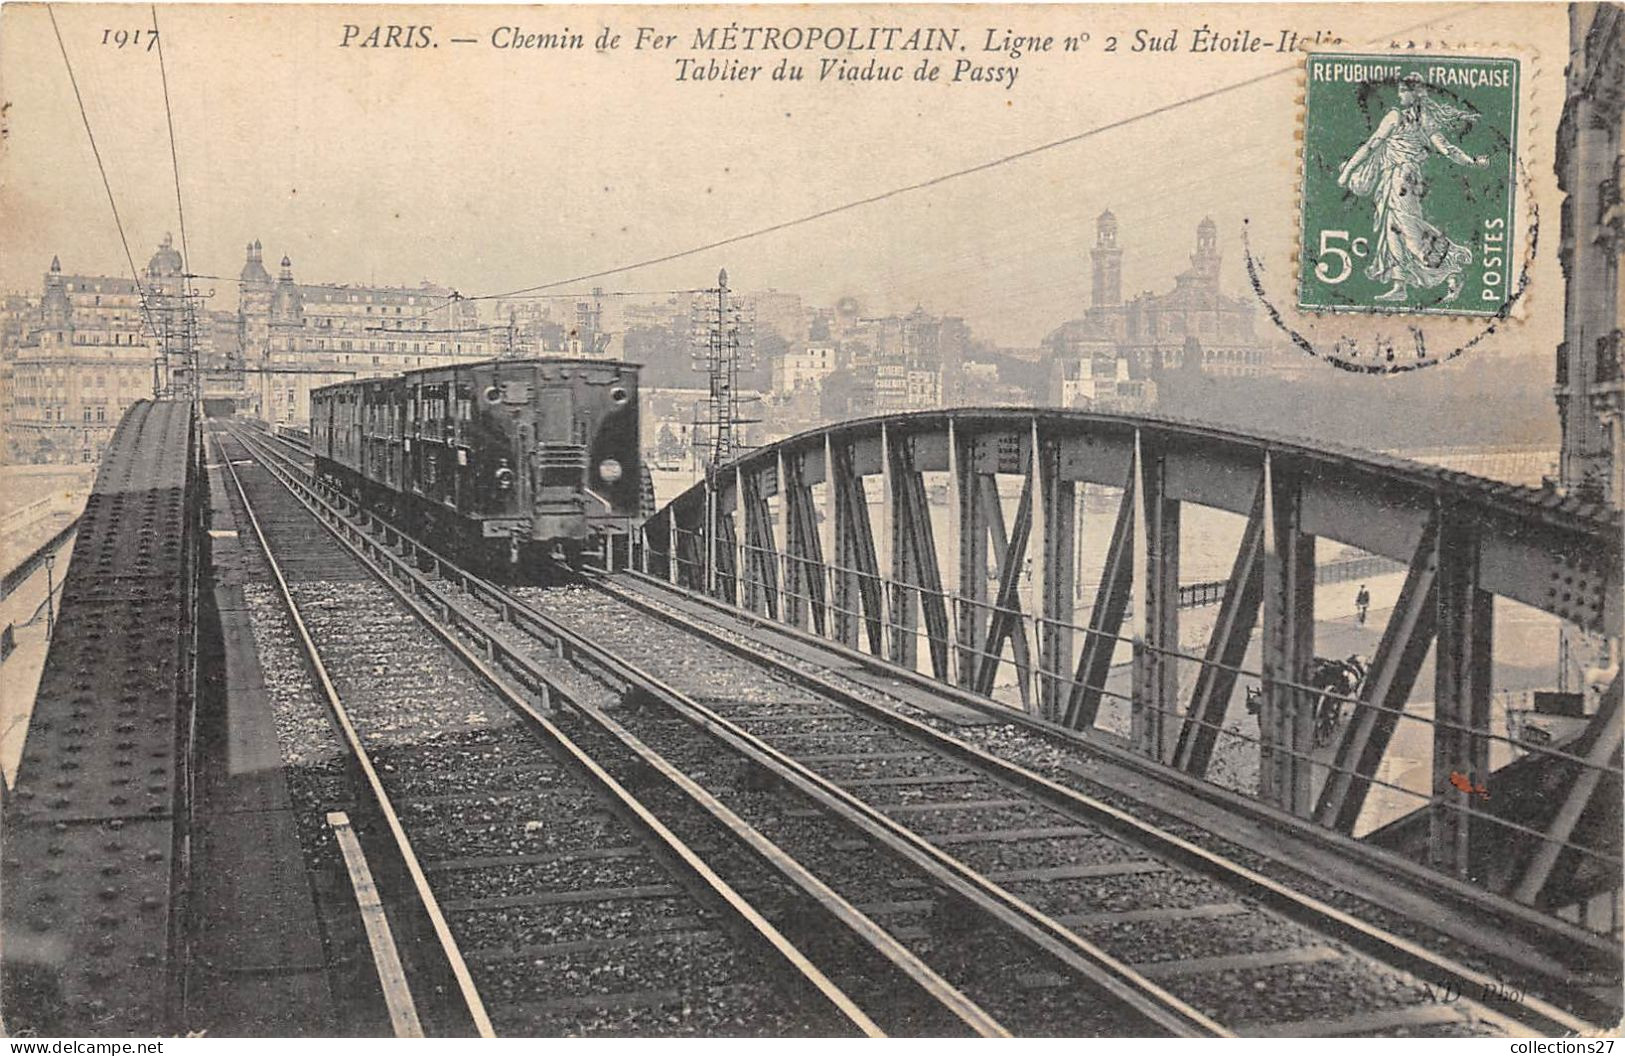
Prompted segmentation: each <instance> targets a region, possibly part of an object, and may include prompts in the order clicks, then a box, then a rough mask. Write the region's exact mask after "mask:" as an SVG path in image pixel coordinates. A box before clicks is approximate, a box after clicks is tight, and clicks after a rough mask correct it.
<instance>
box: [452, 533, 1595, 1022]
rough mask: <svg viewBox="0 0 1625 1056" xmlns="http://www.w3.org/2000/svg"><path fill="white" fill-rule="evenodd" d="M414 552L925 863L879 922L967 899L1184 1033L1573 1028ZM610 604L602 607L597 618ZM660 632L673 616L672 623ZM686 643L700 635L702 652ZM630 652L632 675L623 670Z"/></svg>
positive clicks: (858, 729) (1117, 815) (954, 909)
mask: <svg viewBox="0 0 1625 1056" xmlns="http://www.w3.org/2000/svg"><path fill="white" fill-rule="evenodd" d="M420 554H421V556H422V559H423V560H424V561H425V562H426V563H427V564H429V565H431V566H432V567H435V568H437V569H438V570H439V571H440V573H441V574H442V575H444V576H446V577H447V578H450V579H452V580H453V581H455V582H457V583H458V584H459V585H460V587H461V588H462V590H463V591H464V592H466V593H468V594H469V595H471V596H473V597H475V598H478V599H480V600H481V601H483V602H484V603H485V604H487V605H488V606H490V608H491V609H492V611H494V612H495V613H496V614H497V615H498V616H499V617H500V619H501V620H502V622H503V623H504V624H506V625H509V626H511V627H514V628H520V629H523V630H525V631H527V632H528V633H530V634H531V635H532V636H533V637H534V638H536V639H537V640H538V641H540V642H543V643H545V645H546V647H547V648H548V649H550V650H552V651H554V652H558V653H562V654H563V655H565V656H567V657H568V658H570V659H572V660H573V661H574V662H575V663H576V664H577V665H578V666H580V667H582V668H583V669H585V670H590V671H592V672H593V673H594V674H595V676H596V677H599V678H600V679H603V680H604V681H607V682H609V683H611V684H614V685H617V686H620V687H625V688H626V689H630V688H632V687H636V689H637V690H638V691H639V693H640V694H642V695H643V697H642V698H641V700H647V701H652V702H655V703H658V704H659V705H662V706H663V707H664V708H668V709H670V711H671V712H673V713H675V714H676V715H678V716H680V717H681V718H682V719H684V720H686V721H687V722H688V723H690V724H692V725H695V726H699V727H701V728H702V729H704V730H706V731H707V732H709V733H711V734H712V735H713V736H715V737H716V738H717V739H719V740H721V741H722V742H723V743H724V744H726V745H728V746H729V747H730V748H733V749H734V750H736V751H738V752H740V753H742V754H744V755H746V756H748V757H750V758H751V759H752V760H754V761H755V762H756V763H757V764H758V765H760V766H762V767H763V768H764V769H765V770H767V771H769V772H771V773H772V774H773V775H774V777H775V779H776V780H778V781H781V782H783V783H784V784H786V785H788V786H789V787H792V788H794V789H796V790H797V791H799V792H801V793H802V794H804V795H806V796H808V797H810V798H812V799H813V800H815V801H817V802H818V803H819V804H820V805H821V806H822V807H824V808H825V809H827V810H833V811H838V812H840V813H842V814H843V816H845V817H846V818H847V820H848V822H849V823H850V824H852V825H853V826H854V827H856V828H857V829H859V830H860V831H862V832H863V833H864V834H865V835H866V836H867V837H868V838H869V839H870V840H871V841H873V842H875V843H878V844H882V845H884V846H885V847H886V848H887V849H889V850H891V851H892V852H894V853H895V854H898V855H901V856H903V857H907V858H910V859H911V860H913V861H916V862H917V863H918V864H920V865H921V867H922V868H928V869H932V870H935V871H934V872H933V873H932V879H933V881H934V883H933V884H931V885H928V889H927V890H925V891H924V892H922V894H923V895H924V896H928V897H918V896H916V897H914V898H912V899H910V900H908V901H905V902H900V903H894V904H892V905H890V906H887V907H881V908H884V909H885V910H886V911H888V912H894V913H897V914H901V915H909V914H912V915H913V916H915V917H916V918H919V917H924V918H925V921H926V923H927V924H929V923H930V922H932V921H933V920H935V919H939V918H941V917H943V916H948V917H954V916H958V915H961V914H963V913H964V911H965V908H966V907H967V906H975V907H978V908H979V909H981V910H982V911H983V912H990V913H992V914H993V915H994V916H996V917H999V919H1001V920H1002V921H1003V922H1004V923H1005V924H1006V925H1007V926H1009V927H1013V928H1015V929H1016V931H1017V932H1018V933H1020V934H1022V936H1023V937H1024V938H1025V939H1026V940H1027V941H1028V942H1029V943H1031V944H1032V945H1033V946H1034V947H1035V948H1037V949H1039V950H1042V951H1044V952H1045V953H1046V954H1048V955H1049V956H1051V957H1052V958H1054V959H1055V961H1056V962H1057V963H1059V964H1060V965H1062V966H1064V967H1065V968H1068V969H1072V970H1073V971H1076V972H1080V973H1081V974H1083V975H1085V976H1089V977H1092V978H1094V979H1095V980H1096V981H1097V983H1098V982H1099V981H1100V980H1101V979H1102V978H1105V979H1106V980H1109V982H1108V984H1107V985H1108V987H1109V988H1112V987H1115V988H1116V989H1113V993H1114V996H1118V997H1121V996H1122V994H1123V993H1124V991H1127V992H1129V993H1131V994H1133V995H1134V996H1136V997H1138V998H1140V999H1142V1000H1155V1001H1162V1002H1166V1003H1167V1004H1166V1005H1165V1007H1182V1008H1183V1009H1184V1010H1188V1011H1189V1012H1190V1013H1191V1014H1192V1015H1193V1020H1192V1022H1200V1020H1207V1022H1208V1024H1211V1026H1210V1028H1209V1029H1214V1028H1217V1024H1213V1023H1212V1020H1211V1019H1208V1015H1207V1014H1204V1013H1203V1012H1201V1011H1197V1009H1198V1008H1206V1009H1208V1010H1210V1013H1211V1015H1215V1016H1222V1017H1223V1018H1225V1019H1226V1020H1228V1022H1227V1024H1226V1025H1227V1026H1230V1027H1233V1028H1234V1029H1237V1030H1239V1031H1242V1032H1246V1033H1258V1034H1311V1033H1444V1034H1463V1033H1465V1034H1482V1033H1499V1032H1510V1033H1518V1032H1522V1031H1525V1030H1530V1029H1533V1030H1535V1031H1537V1032H1540V1033H1568V1032H1581V1031H1584V1030H1587V1029H1589V1027H1588V1025H1587V1024H1585V1023H1584V1022H1582V1021H1580V1020H1579V1019H1577V1018H1575V1017H1573V1016H1570V1015H1568V1014H1567V1013H1565V1012H1563V1011H1561V1010H1559V1009H1557V1008H1555V1007H1552V1006H1550V1005H1547V1004H1544V1003H1542V1002H1539V1001H1534V1000H1525V1001H1524V1002H1523V1003H1521V1004H1517V1005H1515V1006H1513V1007H1510V1008H1508V1009H1506V1010H1505V1011H1503V1010H1501V1009H1498V1008H1493V1007H1490V1006H1489V1005H1487V1004H1485V1003H1483V1002H1479V1001H1459V1000H1453V998H1454V995H1456V994H1460V993H1479V992H1485V993H1489V992H1492V990H1493V989H1494V988H1495V987H1498V986H1499V985H1500V984H1498V983H1497V982H1496V981H1495V980H1490V979H1488V978H1487V977H1484V976H1481V975H1479V974H1478V973H1476V972H1474V971H1473V970H1471V969H1469V968H1466V967H1464V966H1461V965H1456V964H1453V963H1451V962H1449V961H1447V960H1446V959H1444V958H1442V957H1439V956H1436V955H1434V954H1432V953H1430V952H1429V951H1426V950H1422V949H1420V948H1418V947H1416V946H1414V945H1413V944H1410V943H1407V942H1406V941H1404V940H1402V939H1399V938H1397V937H1394V936H1391V935H1385V934H1383V933H1381V932H1380V931H1378V930H1377V929H1374V928H1372V927H1370V926H1369V925H1366V924H1363V923H1361V922H1358V921H1355V920H1353V919H1352V918H1349V917H1346V916H1345V915H1343V914H1341V913H1339V912H1338V911H1336V910H1334V909H1332V908H1331V907H1329V906H1325V905H1323V904H1319V903H1316V902H1314V901H1313V900H1311V899H1307V898H1304V897H1302V896H1299V895H1296V894H1295V893H1294V892H1292V891H1290V890H1288V889H1286V888H1284V887H1282V886H1281V885H1279V884H1277V883H1275V882H1273V881H1270V880H1268V879H1267V878H1265V877H1262V876H1260V875H1258V874H1256V873H1252V872H1250V871H1249V870H1247V869H1245V868H1244V867H1242V866H1239V865H1236V864H1235V863H1231V862H1226V861H1224V860H1222V859H1220V858H1219V857H1218V856H1216V855H1214V854H1213V853H1212V852H1209V851H1206V850H1203V849H1200V848H1197V847H1195V846H1193V845H1191V844H1189V843H1186V842H1184V841H1182V840H1179V839H1178V838H1177V837H1174V836H1172V835H1171V834H1168V833H1165V832H1159V831H1158V830H1155V829H1154V828H1153V827H1151V826H1148V825H1145V824H1144V823H1142V822H1139V821H1138V820H1137V819H1134V818H1132V817H1130V816H1128V815H1126V814H1123V813H1122V812H1120V811H1117V810H1115V809H1114V808H1111V807H1109V806H1107V805H1105V804H1102V803H1099V802H1097V801H1093V800H1090V799H1089V798H1088V797H1085V796H1082V795H1080V794H1078V793H1077V792H1075V791H1073V790H1071V789H1067V788H1064V787H1061V786H1059V785H1055V784H1054V783H1052V782H1048V781H1046V780H1045V779H1043V778H1042V777H1039V776H1038V775H1036V774H1033V773H1031V772H1029V771H1025V770H1023V769H1022V768H1020V767H1016V766H1013V765H1012V764H1009V763H1007V762H1005V761H1003V760H999V759H996V758H994V757H992V756H990V755H987V754H986V753H982V752H980V751H979V750H977V749H975V748H974V747H972V746H970V745H967V744H965V743H963V742H960V741H957V740H954V739H952V738H947V737H944V736H943V735H941V734H939V733H937V732H936V731H935V730H932V729H930V728H929V727H926V726H924V725H922V724H919V723H915V722H912V721H911V720H908V719H906V718H904V717H901V716H898V715H896V714H895V713H892V712H890V711H886V710H884V709H878V708H874V707H872V706H871V705H869V704H867V703H866V702H864V701H862V700H861V699H858V698H855V697H854V696H853V695H852V694H851V693H849V692H847V691H845V690H843V689H841V687H839V686H836V685H834V684H833V683H829V682H828V681H827V680H823V679H820V678H818V677H817V676H813V675H808V674H807V673H806V672H805V671H800V670H795V669H792V668H790V667H789V666H788V665H786V664H784V663H783V662H782V661H777V660H774V659H773V658H771V657H767V656H764V655H762V654H761V653H760V651H759V650H752V649H750V648H749V647H748V645H744V644H741V643H740V642H738V641H736V640H729V639H727V638H726V637H724V636H721V635H718V634H716V633H715V632H711V631H708V630H705V629H701V628H696V627H694V626H693V624H692V622H691V620H689V619H688V618H685V617H682V616H680V615H679V614H676V613H674V612H672V611H670V610H665V611H662V610H661V608H660V607H659V606H657V605H655V604H653V603H651V602H649V601H648V600H647V599H645V598H638V597H635V596H633V595H631V594H629V593H627V592H626V591H625V590H624V589H623V588H620V587H617V586H613V585H608V584H601V586H602V587H603V589H604V591H606V592H608V593H607V594H606V595H604V596H599V597H594V596H592V595H590V594H588V593H587V592H584V591H580V590H576V591H547V592H542V593H541V594H540V595H538V596H539V597H540V598H542V599H545V601H546V603H547V604H548V605H549V607H550V609H551V610H552V612H554V613H557V612H559V611H561V610H563V611H567V612H569V614H570V615H569V617H568V620H569V622H570V624H571V627H566V626H564V625H563V624H562V623H561V622H559V621H558V620H555V619H552V618H550V617H549V616H544V615H542V614H541V613H539V612H537V611H536V610H535V609H534V608H532V607H530V606H528V605H526V604H525V602H524V601H523V600H521V598H519V597H518V596H516V595H515V594H514V593H512V592H507V591H503V590H500V589H498V588H496V587H494V586H492V585H491V584H489V583H486V582H484V581H481V580H479V579H477V578H475V577H472V576H469V575H467V574H466V573H463V572H461V571H460V570H457V569H455V568H452V567H450V566H449V565H447V564H446V563H444V562H443V561H440V560H439V559H438V558H435V557H433V556H432V555H428V554H427V553H426V552H421V551H420ZM610 596H613V597H615V599H616V600H615V602H614V603H613V604H611V605H609V606H607V607H606V606H605V604H604V602H605V601H606V600H607V598H608V597H610ZM595 603H596V604H595ZM629 616H630V617H632V618H631V619H629V618H628V617H629ZM650 617H652V618H653V619H654V620H655V621H657V622H656V624H655V626H654V627H651V625H650V622H649V619H648V618H650ZM674 620H687V621H688V622H684V623H683V625H682V629H681V630H680V631H674V630H673V628H672V626H671V622H672V621H674ZM660 624H665V626H664V627H661V626H660ZM583 630H585V631H586V632H587V633H586V634H584V633H582V631H583ZM587 634H590V635H592V636H594V637H595V639H596V641H598V642H613V643H615V644H614V646H613V648H615V649H617V650H618V651H620V652H621V653H622V654H623V655H622V656H621V657H617V656H615V655H612V654H611V653H610V651H609V648H610V647H607V646H600V645H597V644H593V643H589V642H588V641H587ZM701 637H703V638H707V639H709V640H708V641H707V642H705V644H701V643H700V642H699V641H698V639H699V638H701ZM627 653H633V654H636V655H637V657H638V660H639V661H640V662H642V663H645V664H647V665H648V669H647V670H640V669H639V668H638V667H637V666H635V665H634V664H633V663H632V662H630V661H628V660H626V659H624V655H625V654H627ZM730 653H731V654H732V655H730ZM682 658H686V660H687V662H686V663H685V662H683V660H682ZM764 669H767V670H764ZM660 675H665V676H666V677H668V678H671V679H673V680H674V681H675V680H682V681H683V682H685V684H687V687H688V689H689V692H691V693H697V694H707V696H706V700H705V702H704V703H701V702H700V701H698V700H696V699H694V698H693V697H691V696H688V695H686V694H685V693H684V692H682V691H681V690H680V689H678V688H676V687H674V686H672V685H669V684H665V683H662V682H661V681H660V678H659V677H658V676H660ZM720 687H726V688H725V690H724V689H721V688H720ZM762 690H765V691H766V694H767V696H766V697H765V698H764V696H763V695H762V692H760V691H762ZM787 697H791V698H799V699H785V698H787ZM627 710H628V716H629V717H628V718H627V720H626V721H627V722H628V724H629V725H638V726H640V727H641V728H640V733H643V734H644V735H646V736H649V737H650V738H651V739H654V738H656V737H657V736H660V735H661V734H660V729H661V724H659V723H656V722H642V721H634V718H635V717H636V716H639V715H642V714H644V713H645V712H646V711H648V710H649V709H647V708H641V707H640V708H630V709H627ZM666 725H667V726H668V727H669V723H668V724H666ZM666 736H667V737H668V738H669V736H670V734H669V733H667V734H666ZM898 819H902V821H906V822H907V827H905V825H904V824H903V823H902V822H900V821H899V820H898ZM1124 834H1127V835H1128V838H1127V839H1124V838H1123V837H1124ZM851 849H853V850H856V849H857V848H855V847H853V848H851ZM953 855H958V856H959V857H954V856H953ZM967 863H969V864H967ZM1198 874H1202V875H1198ZM1001 885H1007V886H1001ZM950 893H951V894H950ZM1254 902H1259V903H1263V904H1264V905H1265V906H1268V907H1269V908H1264V906H1260V905H1254V904H1252V903H1254ZM944 907H947V908H948V911H947V912H946V913H944V912H943V908H944ZM1288 915H1290V916H1291V917H1292V918H1294V920H1295V921H1296V923H1294V922H1293V921H1289V920H1288V919H1286V918H1287V916H1288ZM1305 923H1307V924H1308V926H1309V927H1308V928H1305V927H1303V926H1302V925H1303V924H1305ZM898 933H899V934H900V935H907V936H910V937H914V938H923V939H924V940H925V948H926V949H929V948H930V940H931V939H932V938H934V937H937V936H934V935H933V934H932V932H931V929H930V928H929V927H924V928H922V926H921V925H913V926H903V927H900V928H899V929H898ZM1344 939H1349V940H1353V941H1357V942H1358V943H1359V944H1360V945H1361V946H1362V947H1363V948H1366V949H1371V948H1373V947H1374V948H1376V950H1377V951H1378V952H1379V953H1380V954H1381V955H1382V959H1383V961H1384V962H1386V963H1387V964H1389V965H1401V966H1403V967H1404V968H1406V969H1412V970H1416V971H1418V972H1420V973H1421V974H1423V975H1424V976H1425V977H1426V978H1427V979H1428V980H1429V981H1430V982H1431V983H1432V984H1435V985H1441V986H1442V987H1443V989H1444V990H1445V992H1446V995H1448V996H1446V999H1445V1000H1443V1001H1441V1000H1439V998H1440V997H1441V996H1445V995H1440V994H1438V993H1437V992H1436V991H1434V990H1432V989H1431V988H1430V987H1429V986H1427V985H1422V984H1419V983H1418V982H1417V980H1416V979H1415V978H1413V977H1410V976H1407V975H1405V974H1404V973H1403V971H1401V970H1395V969H1394V968H1392V967H1385V966H1384V965H1382V964H1378V963H1375V962H1373V961H1371V960H1369V959H1368V958H1367V957H1366V956H1363V955H1361V954H1359V953H1356V952H1354V951H1352V950H1350V949H1348V948H1346V947H1345V946H1344V944H1343V941H1342V940H1344ZM1097 944H1098V945H1097ZM1238 950H1241V951H1242V952H1237V951H1238ZM1125 962H1134V963H1132V964H1131V963H1125ZM1153 980H1155V981H1153ZM1021 984H1022V986H1024V987H1025V988H1027V989H1028V990H1029V991H1033V992H1044V991H1046V990H1063V989H1066V988H1069V987H1070V986H1071V985H1072V984H1071V980H1070V979H1068V977H1067V973H1066V971H1059V972H1057V971H1054V970H1053V969H1052V970H1050V971H1048V972H1043V971H1040V972H1030V973H1027V974H1026V975H1024V976H1023V977H1022V978H1021ZM1485 984H1490V986H1489V988H1488V989H1486V986H1485ZM1170 991H1171V992H1172V994H1178V995H1180V997H1182V998H1185V999H1186V1000H1180V997H1174V996H1172V994H1171V993H1170ZM975 996H980V995H975ZM1186 1001H1188V1002H1189V1003H1186ZM984 1003H986V1004H989V1005H993V1004H995V1003H996V1001H995V1000H994V999H987V1000H985V1001H984ZM1192 1006H1196V1007H1192ZM1046 1025H1048V1026H1049V1027H1050V1029H1056V1028H1060V1029H1065V1028H1064V1026H1063V1025H1061V1024H1055V1023H1049V1024H1046ZM1022 1026H1023V1027H1028V1028H1031V1027H1032V1026H1035V1025H1033V1024H1022ZM1218 1029H1222V1028H1218Z"/></svg>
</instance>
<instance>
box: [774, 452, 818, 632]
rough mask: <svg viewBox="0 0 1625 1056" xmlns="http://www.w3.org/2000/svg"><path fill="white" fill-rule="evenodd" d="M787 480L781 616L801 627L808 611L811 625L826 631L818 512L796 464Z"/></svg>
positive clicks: (805, 620) (783, 499) (809, 489)
mask: <svg viewBox="0 0 1625 1056" xmlns="http://www.w3.org/2000/svg"><path fill="white" fill-rule="evenodd" d="M788 472H789V478H790V479H789V482H788V486H787V488H786V490H785V491H784V492H783V494H782V497H781V498H782V501H783V502H784V503H785V506H786V514H787V516H786V531H787V532H788V536H787V538H786V540H785V561H786V565H787V570H786V575H787V581H786V586H785V600H784V605H785V616H786V619H787V621H788V622H790V623H792V624H794V625H795V626H797V627H805V626H806V624H807V613H808V612H809V611H810V612H811V614H812V623H813V627H814V629H815V630H816V631H817V632H818V633H819V634H820V635H822V634H825V633H826V627H827V626H828V624H827V619H826V611H825V610H826V605H825V600H826V595H825V593H824V576H825V568H824V548H823V541H822V539H820V538H819V526H818V514H817V511H816V508H815V506H814V503H813V496H812V489H811V488H809V487H808V486H807V485H805V484H803V483H802V482H801V479H802V475H801V469H800V467H799V465H793V466H791V467H790V468H789V471H788Z"/></svg>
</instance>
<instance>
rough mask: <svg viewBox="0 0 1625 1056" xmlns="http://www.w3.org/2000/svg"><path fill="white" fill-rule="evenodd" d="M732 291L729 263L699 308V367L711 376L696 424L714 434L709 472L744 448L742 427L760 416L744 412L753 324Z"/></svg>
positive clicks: (711, 437)
mask: <svg viewBox="0 0 1625 1056" xmlns="http://www.w3.org/2000/svg"><path fill="white" fill-rule="evenodd" d="M728 295H729V289H728V271H727V269H726V268H724V269H723V270H722V271H719V272H717V284H716V285H715V286H714V287H712V288H711V289H709V290H705V291H703V293H702V295H701V300H700V303H699V304H698V305H697V306H696V307H697V310H696V312H695V317H696V323H697V324H698V325H697V326H696V329H695V334H694V337H695V353H696V354H695V357H694V368H695V369H696V370H703V371H705V372H706V375H707V376H708V378H709V381H710V385H709V391H708V394H707V397H706V411H705V417H704V418H702V419H699V420H698V421H697V422H696V423H695V424H696V425H703V426H705V427H706V429H707V431H708V436H709V438H710V445H709V448H710V449H709V451H708V452H707V458H706V471H707V473H708V474H709V473H711V472H714V471H715V470H716V468H717V467H719V466H721V465H722V464H723V463H725V462H727V461H729V460H730V459H732V458H734V457H735V456H736V455H738V454H739V452H740V451H741V450H742V449H743V448H744V446H745V445H744V444H742V443H741V442H740V435H739V434H740V430H739V427H740V426H742V425H749V424H751V423H752V422H755V421H758V420H759V419H754V418H744V417H741V415H740V413H739V407H740V404H741V403H742V402H743V401H742V400H741V399H740V396H739V371H740V367H741V365H742V363H743V362H744V360H745V359H747V358H748V356H749V348H750V340H749V336H750V335H749V323H748V321H747V320H746V319H745V318H744V313H742V312H741V311H740V308H739V306H738V305H736V304H734V303H732V302H731V301H730V299H729V296H728ZM742 338H743V339H742ZM696 439H697V437H696Z"/></svg>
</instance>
